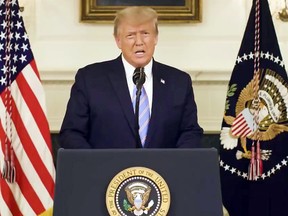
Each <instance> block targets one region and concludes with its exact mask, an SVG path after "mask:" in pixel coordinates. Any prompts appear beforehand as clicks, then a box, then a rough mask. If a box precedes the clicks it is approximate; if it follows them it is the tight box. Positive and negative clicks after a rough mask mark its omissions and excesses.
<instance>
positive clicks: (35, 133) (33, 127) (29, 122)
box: [11, 82, 55, 176]
mask: <svg viewBox="0 0 288 216" xmlns="http://www.w3.org/2000/svg"><path fill="white" fill-rule="evenodd" d="M11 94H12V96H13V99H14V101H15V103H16V106H17V110H18V112H19V114H20V116H21V119H22V121H23V124H24V126H25V128H26V130H27V132H28V134H29V137H30V138H31V140H32V142H33V143H34V144H36V143H37V145H34V146H35V148H36V149H37V151H38V153H39V155H40V157H41V159H42V160H43V163H44V164H45V166H46V167H47V169H48V171H49V173H50V175H51V176H54V175H55V173H54V170H55V169H54V164H53V159H52V158H53V157H52V155H51V152H50V149H49V148H48V146H47V144H46V142H45V140H44V139H43V136H42V134H41V132H40V130H39V128H38V127H37V124H36V122H35V120H34V117H33V115H32V114H31V112H30V110H29V108H28V106H27V104H26V102H25V100H24V99H23V97H22V94H21V92H20V91H19V88H18V85H17V82H13V83H12V89H11ZM16 101H17V102H16ZM47 154H48V155H47Z"/></svg>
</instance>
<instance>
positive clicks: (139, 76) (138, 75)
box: [133, 67, 146, 90]
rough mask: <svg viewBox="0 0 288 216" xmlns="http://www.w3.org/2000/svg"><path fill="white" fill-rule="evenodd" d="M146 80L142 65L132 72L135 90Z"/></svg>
mask: <svg viewBox="0 0 288 216" xmlns="http://www.w3.org/2000/svg"><path fill="white" fill-rule="evenodd" d="M145 81H146V77H145V72H144V68H143V67H138V68H136V69H135V70H134V73H133V82H134V84H135V85H136V88H137V90H140V89H141V88H142V86H143V84H144V83H145Z"/></svg>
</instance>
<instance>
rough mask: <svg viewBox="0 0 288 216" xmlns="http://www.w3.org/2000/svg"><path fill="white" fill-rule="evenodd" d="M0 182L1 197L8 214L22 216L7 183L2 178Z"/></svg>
mask: <svg viewBox="0 0 288 216" xmlns="http://www.w3.org/2000/svg"><path fill="white" fill-rule="evenodd" d="M0 181H1V193H2V197H3V200H4V202H5V203H6V205H7V207H8V208H9V210H10V212H11V213H12V215H13V216H22V213H21V211H20V209H19V207H18V204H17V202H16V200H15V198H14V196H13V194H12V193H11V190H10V188H9V186H8V185H7V182H6V181H5V180H4V179H3V178H1V180H0ZM3 216H4V215H3Z"/></svg>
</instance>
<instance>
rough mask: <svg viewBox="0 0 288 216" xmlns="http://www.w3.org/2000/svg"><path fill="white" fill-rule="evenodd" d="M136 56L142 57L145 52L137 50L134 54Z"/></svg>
mask: <svg viewBox="0 0 288 216" xmlns="http://www.w3.org/2000/svg"><path fill="white" fill-rule="evenodd" d="M135 54H136V55H144V54H145V51H144V50H137V51H136V52H135Z"/></svg>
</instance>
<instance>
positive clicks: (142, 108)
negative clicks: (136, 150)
mask: <svg viewBox="0 0 288 216" xmlns="http://www.w3.org/2000/svg"><path fill="white" fill-rule="evenodd" d="M132 102H133V108H134V112H135V104H136V86H135V88H134V91H133V99H132ZM149 120H150V109H149V101H148V96H147V94H146V91H145V88H144V87H142V90H141V96H140V102H139V136H140V139H141V143H142V146H144V145H145V140H146V136H147V131H148V126H149Z"/></svg>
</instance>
